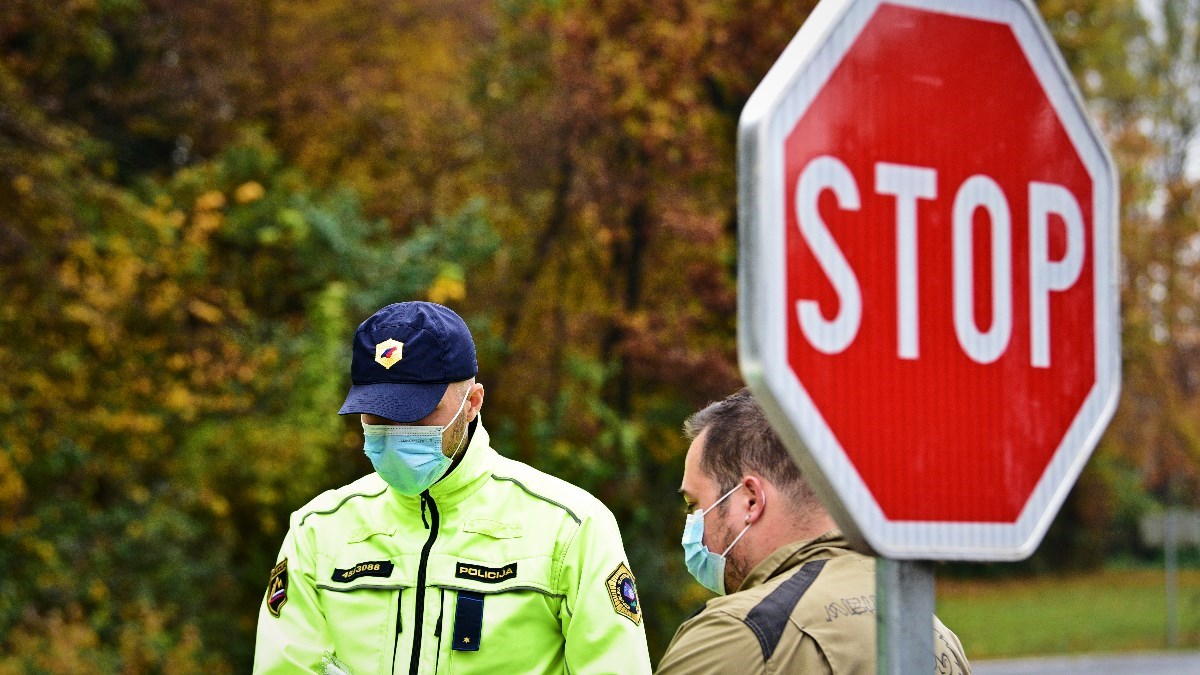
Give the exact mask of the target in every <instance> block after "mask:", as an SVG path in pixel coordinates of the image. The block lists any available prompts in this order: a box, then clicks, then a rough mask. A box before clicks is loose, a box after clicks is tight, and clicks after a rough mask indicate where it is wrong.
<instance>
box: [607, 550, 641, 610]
mask: <svg viewBox="0 0 1200 675" xmlns="http://www.w3.org/2000/svg"><path fill="white" fill-rule="evenodd" d="M605 585H606V586H608V599H609V600H611V601H612V606H613V611H615V612H616V613H617V614H620V615H621V616H623V617H625V618H626V619H629V620H630V621H632V622H633V623H634V625H638V624H640V623H641V622H642V613H641V608H640V607H639V606H638V595H637V586H636V584H635V583H634V579H633V573H632V572H630V571H629V568H628V567H626V565H625V563H621V564H620V565H617V569H615V570H613V571H612V574H610V575H608V579H607V580H606V581H605Z"/></svg>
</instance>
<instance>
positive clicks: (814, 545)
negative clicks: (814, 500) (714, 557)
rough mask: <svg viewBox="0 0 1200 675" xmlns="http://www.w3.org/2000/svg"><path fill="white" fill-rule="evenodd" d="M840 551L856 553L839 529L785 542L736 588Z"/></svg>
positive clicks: (836, 555) (843, 553)
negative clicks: (813, 537) (801, 539)
mask: <svg viewBox="0 0 1200 675" xmlns="http://www.w3.org/2000/svg"><path fill="white" fill-rule="evenodd" d="M843 555H856V553H855V551H854V550H853V549H851V548H850V542H849V541H847V539H846V537H845V535H843V534H842V533H841V532H840V531H838V530H830V531H828V532H826V533H825V534H822V535H821V536H819V537H817V538H815V539H809V540H807V541H797V542H792V543H790V544H785V545H783V546H780V547H779V548H777V549H775V551H774V552H773V553H772V554H771V555H769V556H767V557H766V559H764V560H763V561H762V562H760V563H758V564H757V565H755V566H754V569H752V570H750V574H749V575H747V576H746V580H745V581H743V582H742V585H741V588H739V589H738V591H745V590H749V589H751V588H754V587H755V586H761V585H762V584H765V583H767V582H768V581H770V580H771V579H774V578H775V577H777V576H779V575H780V574H784V573H785V572H787V571H789V570H792V569H795V568H797V567H799V566H800V565H803V564H804V563H806V562H808V561H810V560H823V559H827V558H835V557H838V556H843Z"/></svg>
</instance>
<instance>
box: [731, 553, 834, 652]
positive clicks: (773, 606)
mask: <svg viewBox="0 0 1200 675" xmlns="http://www.w3.org/2000/svg"><path fill="white" fill-rule="evenodd" d="M826 562H827V560H814V561H812V562H809V563H805V564H804V565H803V566H802V567H801V568H800V569H799V571H797V572H796V573H795V574H793V575H792V576H791V578H790V579H788V580H787V581H785V582H783V583H782V584H780V585H779V588H776V589H775V590H773V591H771V594H770V595H768V596H767V597H765V598H763V599H762V601H761V602H759V603H758V604H757V605H755V606H754V609H752V610H750V613H749V614H747V615H746V618H745V619H742V621H743V622H744V623H745V624H746V626H747V627H749V628H750V630H751V631H753V632H754V637H756V638H758V646H759V647H761V648H762V653H763V663H764V664H765V663H766V662H767V661H769V660H771V655H772V654H774V653H775V648H776V647H778V646H779V640H780V638H782V637H783V629H784V628H785V627H787V624H788V620H789V619H790V618H791V616H792V611H793V610H795V609H796V603H798V602H800V598H802V597H804V594H805V592H807V591H808V587H809V586H812V584H813V582H814V581H816V579H817V575H818V574H820V573H821V569H822V568H824V567H825V563H826Z"/></svg>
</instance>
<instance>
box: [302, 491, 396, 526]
mask: <svg viewBox="0 0 1200 675" xmlns="http://www.w3.org/2000/svg"><path fill="white" fill-rule="evenodd" d="M386 490H387V487H386V486H384V488H383V490H379V491H377V492H351V493H349V494H346V495H344V496H343V497H342V498H341V499H340V500H338V502H337V503H336V504H334V505H333V506H331V507H328V508H323V509H312V510H310V511H306V512H305V513H304V515H303V516H301V517H300V523H299V526H300V527H304V521H306V520H308V517H309V516H327V515H329V514H331V513H336V512H337V511H338V509H340V508H342V507H343V506H345V505H346V502H348V501H350V500H351V499H354V498H355V497H378V496H379V495H381V494H383V493H384V491H386Z"/></svg>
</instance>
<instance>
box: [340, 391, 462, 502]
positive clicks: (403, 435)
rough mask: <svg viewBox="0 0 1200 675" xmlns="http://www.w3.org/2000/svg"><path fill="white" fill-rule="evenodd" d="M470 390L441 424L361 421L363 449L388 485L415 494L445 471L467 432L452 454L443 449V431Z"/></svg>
mask: <svg viewBox="0 0 1200 675" xmlns="http://www.w3.org/2000/svg"><path fill="white" fill-rule="evenodd" d="M470 397H471V395H470V393H468V394H467V396H466V397H464V398H463V402H462V403H461V404H460V405H459V406H458V412H456V413H454V417H452V418H451V419H450V421H449V422H447V423H446V424H445V425H443V426H436V427H415V426H405V425H392V424H366V423H365V422H364V423H363V425H362V426H363V452H364V453H365V454H366V455H367V458H368V459H370V460H371V466H373V467H375V473H378V474H379V477H380V478H382V479H383V480H384V481H385V482H386V483H387V484H388V485H391V486H392V487H393V488H394V489H395V490H396V491H397V492H399V493H400V494H403V495H408V496H410V497H415V496H416V495H419V494H421V493H422V492H424V491H426V490H428V489H429V486H430V485H433V484H434V483H436V482H438V480H440V479H441V478H442V476H444V475H446V470H447V469H449V468H450V464H451V463H452V462H453V461H454V457H456V456H458V451H459V449H460V448H461V446H462V444H463V442H465V441H466V439H467V435H466V433H464V434H463V437H462V439H461V440H460V441H459V446H460V447H458V448H455V449H454V453H453V456H451V457H447V456H446V454H445V453H444V452H442V434H444V433H445V431H446V429H447V428H449V427H450V426H452V425H453V424H454V421H455V420H457V419H458V416H459V415H461V414H462V411H463V408H464V407H465V406H466V405H467V399H468V398H470Z"/></svg>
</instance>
